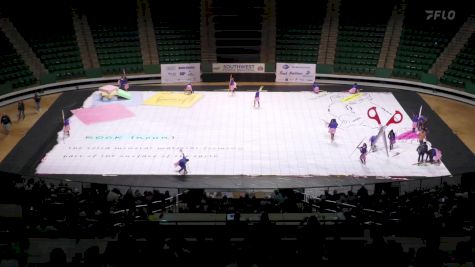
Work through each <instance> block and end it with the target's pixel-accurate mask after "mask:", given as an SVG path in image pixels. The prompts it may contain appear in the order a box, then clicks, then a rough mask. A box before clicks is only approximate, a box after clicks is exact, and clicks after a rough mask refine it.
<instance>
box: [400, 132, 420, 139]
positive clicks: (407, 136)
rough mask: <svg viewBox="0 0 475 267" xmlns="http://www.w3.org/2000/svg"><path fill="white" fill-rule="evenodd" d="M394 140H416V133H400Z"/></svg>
mask: <svg viewBox="0 0 475 267" xmlns="http://www.w3.org/2000/svg"><path fill="white" fill-rule="evenodd" d="M396 139H397V140H407V139H417V133H414V132H412V131H407V132H405V133H402V134H400V135H398V136H396Z"/></svg>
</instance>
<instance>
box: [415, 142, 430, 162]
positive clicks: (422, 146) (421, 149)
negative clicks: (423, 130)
mask: <svg viewBox="0 0 475 267" xmlns="http://www.w3.org/2000/svg"><path fill="white" fill-rule="evenodd" d="M427 149H428V147H427V142H423V143H421V144H420V145H419V146H418V147H417V153H419V157H418V158H417V162H418V163H422V162H424V155H425V154H426V153H427Z"/></svg>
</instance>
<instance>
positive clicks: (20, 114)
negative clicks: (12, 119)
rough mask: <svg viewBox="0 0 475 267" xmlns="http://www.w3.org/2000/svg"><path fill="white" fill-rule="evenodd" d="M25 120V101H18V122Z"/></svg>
mask: <svg viewBox="0 0 475 267" xmlns="http://www.w3.org/2000/svg"><path fill="white" fill-rule="evenodd" d="M20 119H22V120H24V119H25V104H24V103H23V100H20V101H18V120H20Z"/></svg>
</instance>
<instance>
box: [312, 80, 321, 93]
mask: <svg viewBox="0 0 475 267" xmlns="http://www.w3.org/2000/svg"><path fill="white" fill-rule="evenodd" d="M312 90H313V92H314V93H315V94H318V93H320V87H319V86H318V83H317V82H314V83H313V85H312Z"/></svg>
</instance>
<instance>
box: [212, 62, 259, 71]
mask: <svg viewBox="0 0 475 267" xmlns="http://www.w3.org/2000/svg"><path fill="white" fill-rule="evenodd" d="M265 69H266V68H265V64H264V63H213V72H224V73H239V72H241V73H243V72H265Z"/></svg>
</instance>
